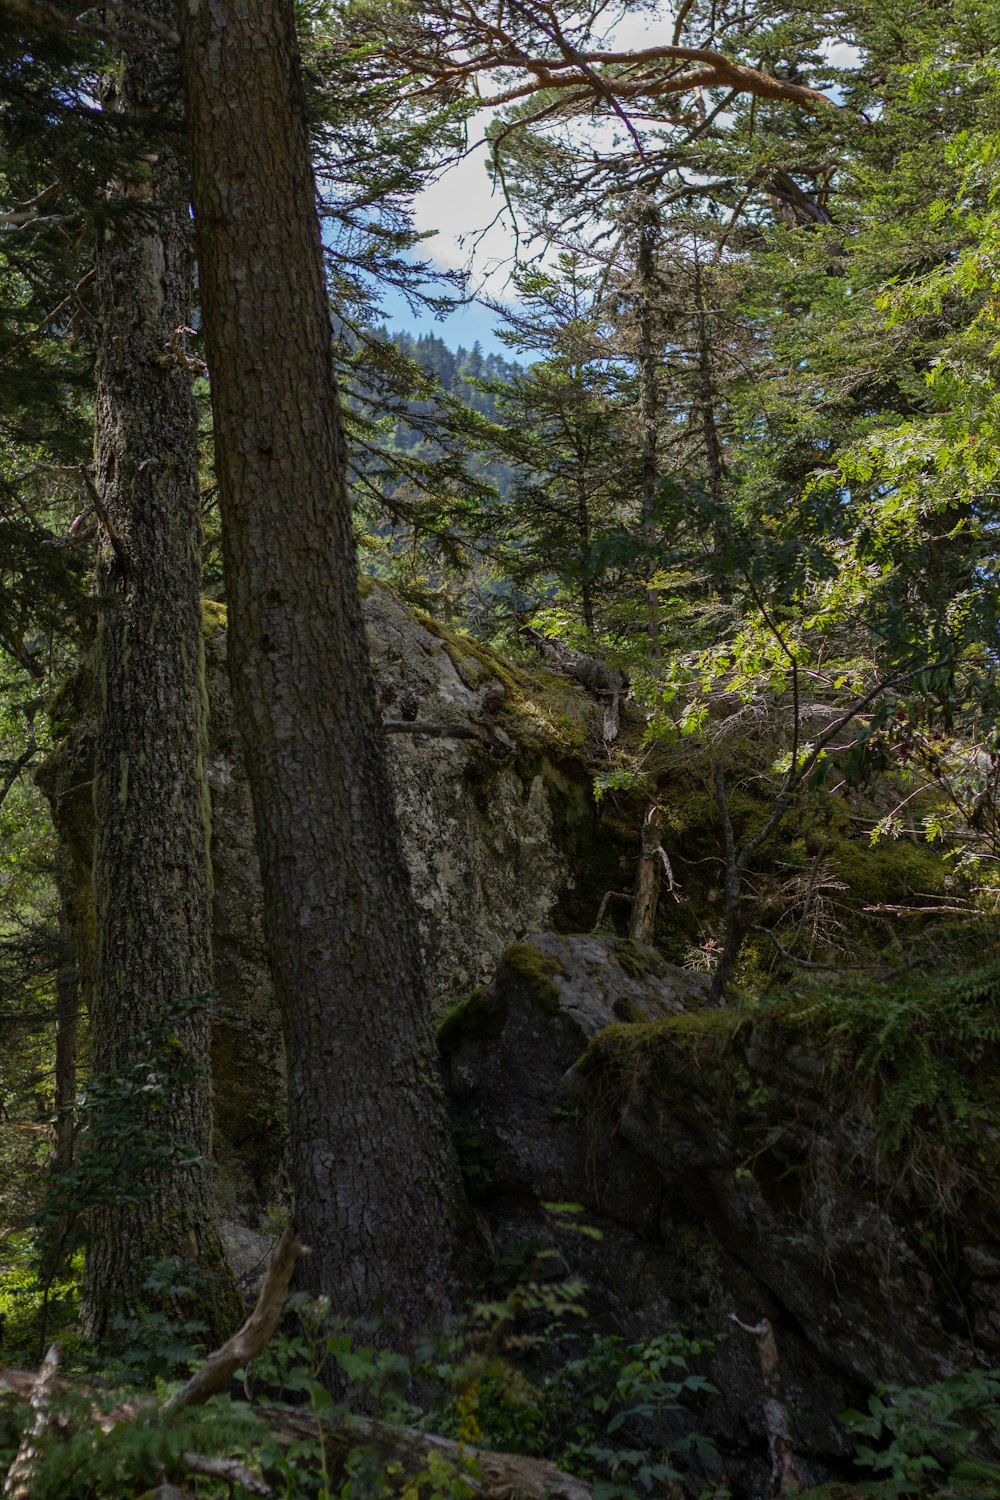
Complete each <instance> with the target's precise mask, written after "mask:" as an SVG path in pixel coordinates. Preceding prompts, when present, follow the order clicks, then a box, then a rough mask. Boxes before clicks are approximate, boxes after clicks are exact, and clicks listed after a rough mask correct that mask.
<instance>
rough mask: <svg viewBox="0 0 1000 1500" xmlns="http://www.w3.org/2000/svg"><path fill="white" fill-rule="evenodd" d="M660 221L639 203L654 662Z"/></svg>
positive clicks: (651, 207) (646, 537) (648, 203)
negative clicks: (656, 311) (656, 314)
mask: <svg viewBox="0 0 1000 1500" xmlns="http://www.w3.org/2000/svg"><path fill="white" fill-rule="evenodd" d="M659 235H660V221H659V214H658V213H657V209H656V205H655V204H654V203H653V200H652V199H651V198H646V199H645V200H644V201H642V202H641V203H640V206H639V215H638V236H639V241H638V253H637V255H636V273H637V277H638V289H637V294H636V303H637V308H636V310H637V314H638V336H639V347H638V360H637V363H638V368H639V426H640V442H641V454H642V460H641V463H642V498H641V520H640V524H641V528H642V540H643V544H644V546H645V549H646V556H645V560H644V563H643V568H644V571H645V574H646V613H647V627H646V628H647V630H648V632H649V645H650V655H651V656H652V658H653V660H654V661H659V659H660V596H659V594H658V593H657V590H656V589H655V588H653V586H652V579H653V577H654V576H655V574H656V557H655V555H654V549H655V547H656V543H657V530H658V528H657V522H656V511H657V504H656V501H657V494H656V492H657V488H658V486H659V479H660V471H659V454H658V447H659V441H658V431H657V428H658V419H659V392H658V389H657V383H656V356H657V349H656V336H655V327H654V301H655V297H656V246H657V241H658V239H659Z"/></svg>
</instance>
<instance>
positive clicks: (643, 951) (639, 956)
mask: <svg viewBox="0 0 1000 1500" xmlns="http://www.w3.org/2000/svg"><path fill="white" fill-rule="evenodd" d="M615 956H616V957H617V959H618V962H619V963H620V964H621V966H622V968H623V969H624V970H625V973H626V974H630V975H631V976H632V978H633V979H644V978H645V977H646V975H647V974H652V975H653V976H654V977H657V976H660V975H662V974H663V973H664V970H665V965H664V962H663V959H662V958H661V957H660V955H659V954H658V953H657V951H656V949H655V948H647V947H644V946H643V945H642V944H641V943H633V942H632V939H631V938H618V939H617V940H616V942H615Z"/></svg>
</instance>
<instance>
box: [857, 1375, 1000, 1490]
mask: <svg viewBox="0 0 1000 1500" xmlns="http://www.w3.org/2000/svg"><path fill="white" fill-rule="evenodd" d="M841 1420H842V1421H843V1423H844V1425H845V1427H846V1428H847V1430H848V1432H851V1433H854V1434H856V1435H857V1436H859V1437H863V1438H867V1439H868V1442H865V1443H861V1444H859V1445H858V1446H857V1448H856V1449H855V1454H854V1457H855V1460H856V1462H857V1463H859V1464H860V1465H862V1466H863V1467H864V1468H865V1469H868V1470H869V1471H870V1472H873V1473H874V1474H875V1475H876V1476H877V1477H876V1478H875V1479H873V1480H870V1481H867V1482H866V1483H864V1484H862V1486H861V1489H862V1490H863V1491H864V1492H865V1493H866V1494H869V1495H873V1496H876V1497H877V1500H910V1497H917V1496H932V1495H933V1496H939V1495H940V1496H944V1495H948V1496H954V1497H955V1500H958V1497H961V1500H996V1496H997V1495H1000V1464H997V1463H991V1462H989V1461H987V1460H985V1459H982V1458H979V1457H977V1456H976V1453H975V1451H974V1450H975V1448H976V1447H977V1446H979V1445H981V1444H982V1442H983V1439H984V1437H987V1436H991V1437H993V1438H994V1439H996V1438H998V1437H1000V1370H990V1371H986V1370H967V1371H964V1372H961V1373H959V1374H956V1375H951V1376H949V1377H948V1378H947V1379H946V1380H942V1381H939V1382H938V1383H937V1384H936V1385H931V1386H927V1387H926V1388H923V1389H922V1388H919V1387H902V1386H884V1387H882V1388H881V1389H880V1390H879V1391H877V1392H876V1393H875V1394H874V1395H873V1396H871V1397H870V1398H869V1401H868V1409H867V1411H864V1412H860V1411H848V1412H845V1413H844V1415H843V1417H842V1419H841Z"/></svg>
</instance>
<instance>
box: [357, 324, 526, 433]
mask: <svg viewBox="0 0 1000 1500" xmlns="http://www.w3.org/2000/svg"><path fill="white" fill-rule="evenodd" d="M381 336H382V337H383V338H384V339H385V341H386V343H389V344H392V346H393V348H395V349H398V350H399V351H400V353H401V354H405V355H406V356H407V357H408V358H410V359H412V360H414V361H415V362H416V363H417V364H418V365H419V366H420V368H421V369H422V370H424V371H426V373H427V374H428V375H433V376H435V377H436V378H437V380H438V381H439V382H440V385H441V389H442V390H443V391H445V392H446V393H447V394H448V395H450V396H454V397H456V398H457V399H458V400H459V401H461V402H462V403H463V405H465V406H468V407H470V408H471V409H472V410H473V411H476V412H479V413H480V414H481V415H482V416H484V417H488V418H490V419H491V420H493V421H496V420H498V418H499V413H498V410H497V396H496V393H495V392H494V391H491V390H490V389H488V386H489V385H490V384H491V383H493V382H498V381H503V382H504V383H505V384H506V383H508V382H510V381H512V380H515V379H516V378H517V376H518V375H520V374H521V366H520V365H518V364H517V363H516V362H515V361H513V360H509V359H504V358H503V356H502V355H501V354H484V353H483V349H482V345H481V344H480V343H479V341H478V340H477V341H476V342H475V343H474V344H473V346H472V348H471V349H466V348H465V347H464V345H462V344H459V346H458V348H457V349H450V348H449V347H448V345H447V344H446V343H445V341H444V339H441V338H438V336H437V334H434V333H422V334H420V335H419V337H417V338H414V337H413V335H412V334H410V333H402V332H399V333H390V332H389V331H388V329H383V330H382V334H381ZM484 385H485V386H486V387H487V388H485V389H484ZM410 406H411V410H412V411H413V413H414V415H416V414H418V413H419V414H422V415H429V414H430V413H431V411H432V409H433V403H432V402H430V401H419V400H414V401H413V402H411V403H410ZM423 440H424V438H423V434H422V433H421V432H420V431H419V430H417V429H415V428H414V427H412V426H410V425H409V424H408V423H406V422H403V421H401V422H398V423H397V425H396V446H397V447H398V448H401V449H408V448H415V447H417V446H418V445H419V444H420V443H421V442H422V441H423Z"/></svg>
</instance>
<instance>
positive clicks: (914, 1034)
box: [765, 962, 1000, 1154]
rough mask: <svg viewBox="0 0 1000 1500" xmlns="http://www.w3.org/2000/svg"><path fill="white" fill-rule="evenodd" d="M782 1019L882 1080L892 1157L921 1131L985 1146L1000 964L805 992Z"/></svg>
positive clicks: (999, 1063)
mask: <svg viewBox="0 0 1000 1500" xmlns="http://www.w3.org/2000/svg"><path fill="white" fill-rule="evenodd" d="M765 1013H766V1012H765ZM772 1013H773V1015H774V1017H775V1019H776V1021H777V1022H778V1024H780V1025H781V1026H783V1027H793V1028H799V1027H802V1028H805V1029H808V1030H809V1031H810V1032H811V1033H812V1034H814V1035H819V1036H822V1037H823V1038H824V1039H825V1041H826V1042H827V1043H828V1044H829V1045H830V1047H831V1050H832V1056H833V1058H834V1061H835V1063H836V1064H837V1065H839V1066H840V1067H841V1068H843V1069H845V1070H846V1069H850V1070H851V1072H853V1073H855V1074H856V1073H857V1072H859V1071H860V1072H862V1073H867V1074H868V1075H869V1076H870V1077H871V1078H872V1080H873V1081H874V1082H875V1084H876V1091H877V1104H876V1120H877V1125H878V1132H879V1138H880V1140H881V1142H882V1145H883V1147H884V1149H885V1150H886V1151H887V1152H889V1153H890V1154H894V1153H898V1152H900V1151H901V1150H902V1149H903V1148H904V1147H905V1146H907V1145H909V1144H911V1143H912V1139H913V1135H914V1132H915V1131H916V1130H918V1129H919V1130H920V1131H921V1132H923V1133H926V1135H927V1137H928V1138H929V1139H932V1140H936V1141H937V1142H938V1144H939V1145H941V1146H944V1145H945V1143H951V1144H952V1145H957V1144H958V1143H960V1142H962V1141H964V1142H965V1143H966V1144H969V1143H974V1142H977V1141H979V1142H980V1144H981V1145H983V1146H985V1136H984V1129H983V1127H984V1126H986V1125H987V1124H988V1121H989V1119H990V1115H991V1112H992V1111H993V1110H994V1109H995V1107H996V1102H997V1089H998V1084H1000V964H997V963H996V962H991V963H989V964H986V965H984V966H983V967H982V968H979V969H975V970H972V971H971V972H968V973H959V974H954V973H951V974H947V973H945V974H941V973H937V974H920V973H918V972H916V971H911V972H909V973H906V974H903V975H901V976H899V977H898V978H895V979H892V980H890V981H888V982H885V983H881V984H879V983H876V982H873V981H871V980H867V981H865V982H863V983H858V982H856V981H850V980H844V981H841V982H838V983H835V984H828V985H826V986H824V987H823V988H818V987H817V988H815V989H813V990H806V989H802V988H800V989H799V990H798V991H797V994H796V996H795V997H794V998H793V999H791V1000H786V1001H783V1002H782V1001H779V1002H778V1003H777V1004H776V1005H774V1007H773V1011H772Z"/></svg>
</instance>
